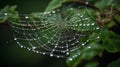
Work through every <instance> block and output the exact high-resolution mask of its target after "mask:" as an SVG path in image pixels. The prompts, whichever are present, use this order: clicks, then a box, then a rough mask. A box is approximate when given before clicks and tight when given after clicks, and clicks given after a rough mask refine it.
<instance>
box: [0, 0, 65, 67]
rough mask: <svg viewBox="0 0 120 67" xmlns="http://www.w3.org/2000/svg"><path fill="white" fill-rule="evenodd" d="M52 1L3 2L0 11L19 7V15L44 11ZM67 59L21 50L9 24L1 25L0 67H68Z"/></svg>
mask: <svg viewBox="0 0 120 67" xmlns="http://www.w3.org/2000/svg"><path fill="white" fill-rule="evenodd" d="M49 2H50V0H1V1H0V9H2V8H4V7H5V6H6V5H10V6H12V5H17V9H16V10H17V11H18V12H19V13H31V12H41V11H44V9H45V7H46V6H47V5H48V3H49ZM66 66H67V65H66V60H65V59H57V58H54V57H53V58H52V57H49V56H43V55H40V54H36V53H33V52H31V51H28V50H27V49H21V48H20V47H19V46H18V45H17V44H16V43H15V41H13V36H12V32H11V30H10V27H9V26H8V25H7V24H0V67H66Z"/></svg>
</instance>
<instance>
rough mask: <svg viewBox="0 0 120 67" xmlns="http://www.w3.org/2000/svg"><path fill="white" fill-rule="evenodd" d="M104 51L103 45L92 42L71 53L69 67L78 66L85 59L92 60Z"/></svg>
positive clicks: (68, 61) (68, 60)
mask: <svg viewBox="0 0 120 67" xmlns="http://www.w3.org/2000/svg"><path fill="white" fill-rule="evenodd" d="M102 51H103V47H102V46H101V45H99V44H97V43H90V44H88V45H86V46H84V47H82V48H79V49H78V50H76V51H74V52H72V53H71V55H70V56H69V57H68V59H67V64H68V66H69V67H76V66H77V64H79V63H80V62H82V61H83V60H91V59H92V58H94V57H95V56H96V55H99V54H100V53H101V52H102Z"/></svg>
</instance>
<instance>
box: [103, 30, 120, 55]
mask: <svg viewBox="0 0 120 67" xmlns="http://www.w3.org/2000/svg"><path fill="white" fill-rule="evenodd" d="M101 37H102V41H103V46H104V48H105V50H107V51H108V52H110V53H115V52H120V36H119V35H117V34H115V33H114V32H112V31H108V30H103V35H102V36H101Z"/></svg>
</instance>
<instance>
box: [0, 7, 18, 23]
mask: <svg viewBox="0 0 120 67" xmlns="http://www.w3.org/2000/svg"><path fill="white" fill-rule="evenodd" d="M15 9H16V6H11V7H10V6H6V7H5V8H3V9H1V10H0V22H5V21H6V20H9V21H11V18H16V17H18V12H17V11H15Z"/></svg>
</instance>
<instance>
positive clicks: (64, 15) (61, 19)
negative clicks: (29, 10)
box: [11, 3, 100, 58]
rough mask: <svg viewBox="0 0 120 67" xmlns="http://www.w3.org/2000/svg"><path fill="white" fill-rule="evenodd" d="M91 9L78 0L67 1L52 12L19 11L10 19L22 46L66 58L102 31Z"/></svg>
mask: <svg viewBox="0 0 120 67" xmlns="http://www.w3.org/2000/svg"><path fill="white" fill-rule="evenodd" d="M95 19H96V18H94V16H92V15H91V9H89V8H88V7H87V6H85V5H80V4H76V3H72V4H64V5H63V6H62V7H60V8H58V9H55V10H53V11H49V12H41V13H35V14H20V15H19V18H17V19H15V18H13V20H11V27H12V30H13V35H14V40H15V41H16V43H17V44H18V45H19V46H20V47H21V48H26V49H28V50H30V51H33V52H35V53H40V54H43V55H49V56H51V57H52V56H54V57H57V58H64V57H67V56H69V54H70V52H71V51H75V50H77V49H79V48H81V47H82V46H85V45H86V44H87V43H89V41H90V40H95V39H97V38H99V34H98V36H95V37H94V38H92V39H90V36H91V35H92V34H94V31H96V30H98V31H100V28H99V26H98V24H97V23H96V20H95Z"/></svg>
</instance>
